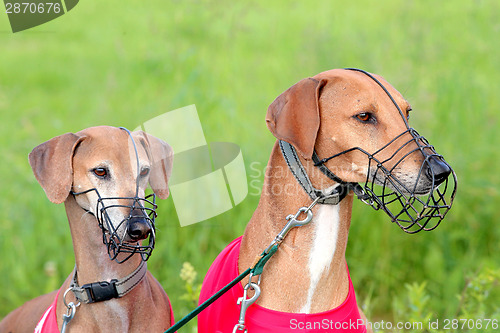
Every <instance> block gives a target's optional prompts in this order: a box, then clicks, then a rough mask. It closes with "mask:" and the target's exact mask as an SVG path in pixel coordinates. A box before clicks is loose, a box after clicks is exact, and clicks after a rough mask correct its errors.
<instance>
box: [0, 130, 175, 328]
mask: <svg viewBox="0 0 500 333" xmlns="http://www.w3.org/2000/svg"><path fill="white" fill-rule="evenodd" d="M132 137H133V138H134V141H135V143H136V148H137V155H136V154H135V152H134V149H133V145H132V140H131V138H132ZM136 157H138V160H137V159H136ZM29 160H30V164H31V166H32V168H33V172H34V174H35V176H36V178H37V180H38V181H39V183H40V185H41V186H42V187H43V189H44V190H45V193H46V194H47V197H48V198H49V200H50V201H52V202H54V203H62V202H64V205H65V208H66V213H67V216H68V221H69V225H70V229H71V235H72V239H73V246H74V252H75V260H76V270H77V273H78V274H77V280H78V281H77V282H78V284H79V285H80V286H83V285H84V284H87V283H91V282H96V281H110V280H111V279H121V278H124V277H126V276H127V275H129V274H130V273H131V272H135V271H134V270H136V269H137V268H138V267H141V263H142V262H143V260H142V257H141V255H140V254H139V253H136V254H133V255H132V256H131V257H130V259H129V260H126V261H125V262H123V263H117V262H116V261H120V260H123V259H125V257H126V256H129V255H130V253H118V254H116V253H115V254H116V258H115V259H116V261H112V260H110V259H109V256H111V253H110V254H108V251H107V248H106V245H104V244H103V231H102V230H101V228H100V227H99V223H98V221H97V219H96V216H99V214H102V213H103V211H102V210H100V209H102V207H104V206H102V205H101V206H99V202H98V199H99V198H98V194H97V193H99V195H100V196H101V198H116V199H109V200H108V201H110V202H105V201H104V200H103V201H102V204H104V205H105V206H106V205H107V206H112V207H108V208H106V214H107V216H109V221H108V222H109V225H106V223H104V224H105V225H104V230H105V232H106V233H108V234H109V233H110V230H111V229H116V235H119V236H117V237H121V239H122V240H123V244H124V246H127V245H128V244H138V243H140V242H141V241H142V240H144V239H146V238H147V237H148V236H149V235H150V234H151V233H153V237H154V229H153V226H152V225H151V223H150V222H148V219H147V216H145V215H144V212H143V210H142V209H141V207H142V205H143V202H144V201H143V200H142V199H135V200H133V199H131V198H133V197H134V196H137V197H139V198H144V191H145V188H146V186H147V184H148V182H149V184H150V185H151V188H152V189H153V191H154V192H155V194H156V195H157V196H158V197H160V198H162V199H165V198H167V197H168V194H169V192H168V187H167V180H168V177H169V176H170V173H171V167H172V160H173V151H172V149H171V147H170V146H169V145H168V144H166V143H165V142H163V141H161V140H159V139H157V138H155V137H153V136H150V135H148V134H146V133H144V132H134V133H132V134H131V135H129V134H128V131H126V130H124V129H119V128H114V127H107V126H101V127H93V128H88V129H85V130H83V131H80V132H78V133H75V134H73V133H67V134H64V135H61V136H58V137H55V138H53V139H51V140H49V141H47V142H45V143H43V144H41V145H39V146H38V147H36V148H35V149H34V150H33V152H32V153H31V154H30V157H29ZM137 165H139V170H137ZM90 189H96V190H97V191H94V190H91V191H89V192H85V191H86V190H90ZM79 192H83V193H81V194H78V193H79ZM75 193H76V195H75ZM117 197H120V198H117ZM132 201H134V203H132ZM130 205H133V206H134V209H133V210H132V211H131V208H129V206H130ZM99 207H101V208H99ZM132 214H135V215H134V216H133V217H132V218H130V216H131V215H132ZM141 214H142V215H141ZM120 221H126V222H125V223H121V224H120ZM144 264H145V263H144ZM141 272H142V273H144V274H145V275H144V277H143V278H142V279H136V280H134V281H135V283H134V284H133V285H131V286H130V287H129V288H127V290H126V291H128V293H127V294H126V295H124V296H123V297H120V298H113V299H110V300H106V301H100V302H95V303H92V304H85V303H83V302H82V304H81V305H80V306H78V307H76V313H75V315H74V318H73V319H72V320H71V321H70V322H69V324H68V326H67V329H68V331H69V332H71V333H76V332H86V333H88V332H145V331H147V332H163V331H165V330H166V329H167V328H168V327H170V326H171V320H172V318H171V317H170V315H171V309H170V303H169V300H168V297H167V295H166V294H165V292H164V290H163V288H162V287H161V285H160V284H159V283H158V281H157V280H156V279H155V278H154V277H153V276H152V275H151V273H150V272H149V271H147V272H146V269H145V267H144V271H141ZM139 274H140V272H139V273H137V275H139ZM72 280H73V273H71V274H70V275H69V277H68V278H67V279H66V281H65V282H64V283H63V285H62V286H61V288H60V292H59V294H58V297H57V303H56V304H57V305H56V307H55V313H56V319H57V326H58V329H59V330H61V328H62V325H63V320H62V318H63V315H64V314H67V310H68V308H67V306H66V305H65V303H64V301H63V298H64V292H65V291H66V290H67V289H68V288H70V285H71V283H72ZM128 281H130V280H127V282H128ZM128 289H130V291H129V290H128ZM56 294H57V291H54V292H53V293H50V294H47V295H43V296H40V297H38V298H36V299H34V300H32V301H29V302H27V303H26V304H25V305H23V306H22V307H20V308H18V309H16V310H15V311H13V312H12V313H10V314H9V315H8V316H7V317H6V318H5V319H4V320H3V321H2V322H1V323H0V332H2V333H4V332H16V333H17V332H33V330H34V329H35V326H36V325H37V322H38V321H39V319H40V318H41V317H42V315H43V314H44V312H45V311H46V309H47V308H48V307H49V306H50V305H51V303H52V302H53V301H54V297H55V296H56ZM70 302H73V303H74V304H75V305H76V304H77V303H78V301H77V300H76V299H75V295H73V293H72V292H69V293H67V295H66V303H70ZM49 319H50V318H47V320H49ZM42 332H43V330H42Z"/></svg>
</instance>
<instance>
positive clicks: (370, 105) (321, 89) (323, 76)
mask: <svg viewBox="0 0 500 333" xmlns="http://www.w3.org/2000/svg"><path fill="white" fill-rule="evenodd" d="M375 77H376V78H377V79H378V80H379V81H380V82H381V83H382V84H383V85H384V86H385V87H386V88H387V90H388V91H389V92H390V94H391V95H392V96H393V97H394V100H395V103H397V105H398V106H399V108H400V109H401V110H402V112H403V114H402V115H401V114H400V113H399V112H398V110H397V109H396V108H395V106H394V103H393V101H392V100H391V99H390V98H388V96H387V94H386V93H385V92H384V90H382V89H381V88H380V87H379V86H378V84H377V83H376V82H375V81H373V80H372V79H370V78H369V77H368V76H366V75H364V74H363V73H360V72H356V71H351V70H343V69H340V70H330V71H327V72H323V73H320V74H318V75H316V76H314V77H312V78H307V79H303V80H301V81H299V82H298V83H297V84H295V85H294V86H292V87H291V88H289V89H288V90H287V91H285V92H284V93H283V94H281V95H280V96H278V98H277V99H276V100H275V101H274V102H273V103H272V104H271V106H270V107H269V109H268V113H267V117H266V121H267V125H268V128H269V129H270V130H271V132H272V133H273V134H274V136H276V137H277V138H278V139H280V140H284V141H287V142H289V143H291V144H292V145H293V146H294V147H295V148H296V149H297V151H298V152H299V153H300V154H301V155H302V157H303V158H304V159H306V160H310V159H311V157H312V154H313V151H316V152H317V154H318V156H321V157H326V156H335V155H338V156H337V157H336V158H334V159H332V160H330V161H328V162H326V166H327V167H328V168H329V169H330V170H332V171H333V172H334V173H335V174H336V175H337V176H338V177H339V178H341V179H342V180H344V181H346V182H363V181H365V180H366V179H369V180H371V181H373V182H375V183H377V184H379V185H382V184H385V183H386V180H385V175H384V174H383V173H382V172H377V170H378V169H377V164H376V163H371V161H370V159H369V158H367V153H368V155H370V156H375V157H376V159H377V160H378V161H379V162H380V163H383V164H384V167H385V169H386V170H390V172H391V174H392V176H393V177H394V178H395V179H396V180H397V182H399V183H401V184H403V185H404V188H406V189H410V190H412V192H414V193H417V194H426V193H428V192H429V191H431V190H432V187H433V186H436V185H438V184H439V183H440V182H442V181H443V180H444V179H446V177H447V176H448V175H449V174H450V172H451V170H450V168H449V167H448V166H447V164H446V163H444V162H443V161H441V160H440V159H438V158H435V157H431V158H430V159H429V160H428V162H427V163H424V160H425V159H426V156H424V154H423V152H424V151H425V150H426V149H427V150H428V153H429V154H431V152H430V149H428V148H423V149H420V146H426V144H425V143H424V142H423V140H425V139H423V138H418V139H415V138H414V137H413V136H412V133H411V132H409V131H408V127H407V121H406V120H405V119H404V118H406V119H408V117H409V113H410V111H411V106H410V104H409V103H408V102H407V101H406V100H405V99H404V98H403V96H402V95H401V94H400V93H399V92H398V91H397V90H396V89H394V88H393V87H392V86H391V85H390V84H389V83H388V82H387V81H385V80H384V79H383V78H382V77H380V76H375ZM403 117H404V118H403ZM419 141H421V142H420V143H421V145H419ZM353 148H355V149H353ZM344 152H347V153H344ZM374 164H375V165H374ZM430 168H432V170H433V172H430V170H428V169H430ZM420 174H423V175H424V176H423V177H422V176H419V175H420ZM323 179H324V178H323ZM388 185H389V186H393V184H391V183H389V184H388ZM325 187H326V186H325Z"/></svg>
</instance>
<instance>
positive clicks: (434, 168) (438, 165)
mask: <svg viewBox="0 0 500 333" xmlns="http://www.w3.org/2000/svg"><path fill="white" fill-rule="evenodd" d="M451 172H452V170H451V168H450V166H449V165H448V163H446V162H445V161H444V160H441V159H440V158H437V157H434V156H431V157H430V158H429V162H428V166H427V172H426V176H427V178H428V179H429V180H431V181H432V180H434V182H435V183H436V185H439V184H441V183H442V182H443V181H445V180H446V178H448V176H449V175H450V173H451Z"/></svg>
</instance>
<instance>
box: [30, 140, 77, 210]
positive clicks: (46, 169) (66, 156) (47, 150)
mask: <svg viewBox="0 0 500 333" xmlns="http://www.w3.org/2000/svg"><path fill="white" fill-rule="evenodd" d="M84 138H85V136H80V135H77V134H74V133H66V134H63V135H60V136H56V137H55V138H53V139H50V140H49V141H46V142H44V143H42V144H40V145H38V146H36V147H35V148H34V149H33V151H32V152H31V153H30V154H29V163H30V165H31V168H32V169H33V173H34V174H35V178H36V179H37V180H38V182H39V183H40V185H41V186H42V188H43V190H44V191H45V194H46V195H47V198H49V200H50V201H51V202H53V203H56V204H59V203H62V202H64V201H65V200H66V198H67V197H68V194H69V192H70V191H71V186H72V185H73V155H74V152H75V149H76V147H77V146H78V144H79V143H80V142H81V141H82V140H83V139H84Z"/></svg>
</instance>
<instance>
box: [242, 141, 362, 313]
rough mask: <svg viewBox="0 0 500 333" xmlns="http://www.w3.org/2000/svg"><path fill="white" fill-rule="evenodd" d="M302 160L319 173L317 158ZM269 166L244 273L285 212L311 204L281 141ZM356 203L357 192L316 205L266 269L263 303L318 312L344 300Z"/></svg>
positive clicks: (246, 242)
mask: <svg viewBox="0 0 500 333" xmlns="http://www.w3.org/2000/svg"><path fill="white" fill-rule="evenodd" d="M302 162H303V164H304V168H305V169H306V171H307V173H308V174H309V175H312V174H315V175H317V174H318V171H317V169H316V168H315V167H314V166H313V164H312V162H310V161H305V160H302ZM266 170H267V172H266V175H265V179H264V186H263V191H262V194H261V199H260V201H259V205H258V207H257V209H256V211H255V213H254V215H253V216H252V219H251V220H250V222H249V224H248V225H247V228H246V230H245V233H244V235H243V239H242V243H241V250H240V257H239V261H238V265H239V270H240V273H241V272H243V271H244V270H245V269H246V268H248V267H250V266H251V264H252V262H253V261H254V258H255V256H256V255H258V254H260V253H261V252H262V250H263V249H265V248H266V247H267V246H268V245H269V243H270V242H271V241H272V240H273V239H274V237H275V236H276V235H277V234H278V233H279V232H280V231H281V229H282V228H283V227H284V225H285V223H286V220H285V217H286V216H288V215H289V214H295V213H296V212H297V211H298V209H299V208H300V207H303V206H308V205H309V204H310V203H311V199H310V198H309V196H308V195H307V194H306V193H305V191H304V190H303V189H302V187H301V186H300V184H299V183H298V182H297V180H296V179H295V178H294V176H293V175H292V173H291V172H290V170H289V169H288V166H287V164H286V162H285V161H284V159H283V156H282V155H281V152H280V149H279V146H278V144H275V145H274V148H273V151H272V153H271V158H270V160H269V164H268V166H267V169H266ZM314 178H315V177H313V178H312V179H311V180H312V182H313V185H314V186H315V187H317V188H324V187H325V186H320V185H319V184H315V181H314ZM325 183H326V182H325ZM332 185H334V184H333V183H332V182H331V181H330V186H332ZM352 201H353V199H352V195H348V196H347V197H346V198H344V199H343V200H342V201H341V203H340V204H339V205H320V204H318V205H316V207H314V208H313V214H314V217H313V220H312V222H311V223H309V224H308V225H305V226H302V227H297V228H294V229H292V230H291V231H290V232H289V234H288V236H287V237H286V238H285V240H284V241H283V243H282V245H281V246H280V249H279V250H278V252H277V253H276V254H275V255H274V256H273V257H272V258H271V259H270V260H269V262H268V263H267V265H266V267H265V269H264V272H263V274H262V283H261V288H262V294H261V297H260V298H259V300H258V304H260V305H261V306H263V307H265V308H269V309H272V310H276V311H283V312H293V313H298V312H300V313H317V312H322V311H327V310H330V309H332V308H334V307H336V306H338V305H340V304H341V303H342V302H343V301H344V300H345V298H346V296H347V293H348V290H349V278H348V273H347V266H346V262H345V250H346V245H347V238H348V231H349V226H350V221H351V209H352ZM244 283H246V282H244Z"/></svg>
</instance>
